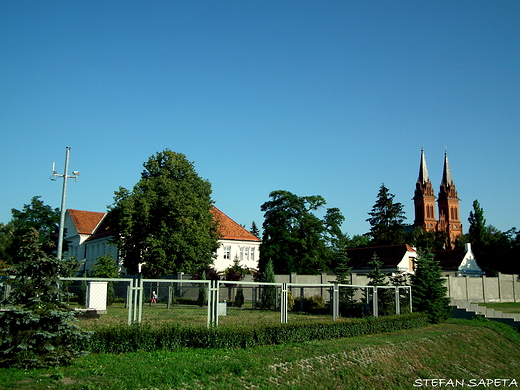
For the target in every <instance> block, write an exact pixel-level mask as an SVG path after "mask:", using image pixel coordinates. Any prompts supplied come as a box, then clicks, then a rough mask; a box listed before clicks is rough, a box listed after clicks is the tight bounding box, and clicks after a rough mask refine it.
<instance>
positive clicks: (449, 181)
mask: <svg viewBox="0 0 520 390" xmlns="http://www.w3.org/2000/svg"><path fill="white" fill-rule="evenodd" d="M442 183H444V184H445V185H446V186H447V187H451V186H452V185H453V178H452V177H451V172H450V164H449V163H448V151H447V150H445V151H444V170H443V172H442Z"/></svg>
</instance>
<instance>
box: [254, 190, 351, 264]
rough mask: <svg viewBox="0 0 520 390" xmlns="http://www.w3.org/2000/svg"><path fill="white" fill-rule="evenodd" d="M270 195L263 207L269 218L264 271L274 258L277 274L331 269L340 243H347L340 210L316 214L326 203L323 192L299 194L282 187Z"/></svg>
mask: <svg viewBox="0 0 520 390" xmlns="http://www.w3.org/2000/svg"><path fill="white" fill-rule="evenodd" d="M269 198H270V199H269V200H268V201H267V202H265V203H264V204H263V205H262V206H261V208H260V209H261V210H262V211H264V212H265V214H264V218H265V220H264V223H263V226H262V227H263V236H262V244H261V247H260V262H259V268H260V269H261V270H264V269H265V266H266V264H267V262H268V261H269V260H270V259H271V260H272V261H273V268H274V271H275V273H277V274H284V273H285V274H286V273H290V272H297V273H299V274H316V273H318V272H319V270H327V269H329V267H330V264H331V260H332V257H333V256H334V253H335V252H336V250H337V249H338V246H341V245H343V244H344V242H345V237H344V235H343V233H342V232H341V230H340V225H341V223H342V222H343V220H344V217H343V215H341V212H340V211H339V209H337V208H330V209H327V211H326V214H325V216H324V218H323V219H320V218H319V217H317V216H316V215H315V214H314V213H315V212H316V211H317V210H319V209H321V208H322V207H323V206H324V205H325V204H326V202H325V199H323V197H321V196H319V195H315V196H297V195H295V194H293V193H291V192H289V191H283V190H278V191H273V192H271V193H270V194H269Z"/></svg>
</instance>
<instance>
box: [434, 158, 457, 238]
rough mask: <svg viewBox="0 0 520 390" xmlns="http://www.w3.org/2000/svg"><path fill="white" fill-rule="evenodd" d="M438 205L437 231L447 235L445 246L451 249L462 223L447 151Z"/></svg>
mask: <svg viewBox="0 0 520 390" xmlns="http://www.w3.org/2000/svg"><path fill="white" fill-rule="evenodd" d="M438 205H439V227H438V230H439V231H442V232H445V233H446V234H447V246H448V247H449V248H450V247H451V248H453V247H454V244H455V241H456V239H457V237H459V236H461V235H462V223H461V221H460V212H459V210H460V206H459V196H458V194H457V188H456V186H455V183H454V182H453V178H452V176H451V171H450V165H449V163H448V152H447V151H444V170H443V172H442V181H441V186H440V190H439V198H438Z"/></svg>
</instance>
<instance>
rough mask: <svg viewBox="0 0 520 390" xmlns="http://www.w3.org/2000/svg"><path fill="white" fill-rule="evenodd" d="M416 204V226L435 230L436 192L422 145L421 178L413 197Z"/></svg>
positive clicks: (418, 180)
mask: <svg viewBox="0 0 520 390" xmlns="http://www.w3.org/2000/svg"><path fill="white" fill-rule="evenodd" d="M413 201H414V206H415V220H414V226H419V227H422V228H423V229H424V230H426V231H433V230H435V228H436V226H437V219H436V217H435V194H434V191H433V186H432V182H431V181H430V177H429V176H428V168H427V167H426V157H425V155H424V148H422V147H421V163H420V165H419V178H418V179H417V183H416V184H415V193H414V197H413Z"/></svg>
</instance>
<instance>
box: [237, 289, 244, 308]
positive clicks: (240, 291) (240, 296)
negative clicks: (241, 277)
mask: <svg viewBox="0 0 520 390" xmlns="http://www.w3.org/2000/svg"><path fill="white" fill-rule="evenodd" d="M243 304H244V288H243V287H242V285H241V284H239V285H238V287H237V292H236V294H235V307H242V305H243Z"/></svg>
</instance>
